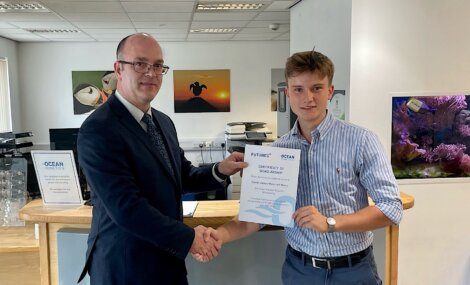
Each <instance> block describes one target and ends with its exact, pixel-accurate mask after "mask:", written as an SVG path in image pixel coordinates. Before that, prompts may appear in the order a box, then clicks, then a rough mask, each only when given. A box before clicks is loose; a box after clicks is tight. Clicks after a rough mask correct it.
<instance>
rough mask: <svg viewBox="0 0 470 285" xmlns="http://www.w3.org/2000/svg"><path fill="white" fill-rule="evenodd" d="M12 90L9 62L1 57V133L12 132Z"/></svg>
mask: <svg viewBox="0 0 470 285" xmlns="http://www.w3.org/2000/svg"><path fill="white" fill-rule="evenodd" d="M11 131H12V126H11V106H10V88H9V81H8V61H7V59H6V58H1V57H0V132H11Z"/></svg>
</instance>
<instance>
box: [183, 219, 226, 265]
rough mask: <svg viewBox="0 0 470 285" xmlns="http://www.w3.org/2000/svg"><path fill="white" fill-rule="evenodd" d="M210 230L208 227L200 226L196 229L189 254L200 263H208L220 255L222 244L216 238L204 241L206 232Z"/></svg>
mask: <svg viewBox="0 0 470 285" xmlns="http://www.w3.org/2000/svg"><path fill="white" fill-rule="evenodd" d="M206 230H208V229H207V228H206V227H204V226H202V225H199V226H197V227H195V228H194V233H195V235H194V240H193V244H192V245H191V249H190V250H189V252H191V254H192V255H193V257H194V258H196V259H197V260H198V261H201V262H207V261H210V260H211V259H212V258H214V257H216V256H217V255H218V254H219V250H220V248H221V242H219V241H217V240H215V239H214V238H207V239H204V232H205V231H206Z"/></svg>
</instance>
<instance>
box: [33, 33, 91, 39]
mask: <svg viewBox="0 0 470 285" xmlns="http://www.w3.org/2000/svg"><path fill="white" fill-rule="evenodd" d="M37 35H39V36H41V37H44V38H46V39H84V40H86V39H90V40H91V39H92V38H90V36H88V35H86V34H83V33H76V34H66V33H63V34H61V33H48V34H41V33H40V34H37Z"/></svg>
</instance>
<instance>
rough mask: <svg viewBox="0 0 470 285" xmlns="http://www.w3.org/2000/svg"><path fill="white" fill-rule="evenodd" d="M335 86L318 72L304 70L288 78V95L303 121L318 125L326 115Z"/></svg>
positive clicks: (296, 112) (293, 109)
mask: <svg viewBox="0 0 470 285" xmlns="http://www.w3.org/2000/svg"><path fill="white" fill-rule="evenodd" d="M333 90H334V87H333V85H331V86H330V85H329V82H328V77H327V76H325V77H324V78H321V77H320V75H319V74H318V72H309V71H307V72H303V73H300V74H297V75H295V76H292V77H289V78H288V79H287V93H286V95H287V97H288V98H289V103H290V106H291V108H292V111H293V112H294V113H295V114H296V115H297V117H298V118H299V121H300V122H301V123H307V124H309V125H313V126H315V127H316V126H318V125H319V124H320V123H321V121H322V120H323V118H325V115H326V108H327V107H328V101H329V100H330V99H331V96H332V95H333Z"/></svg>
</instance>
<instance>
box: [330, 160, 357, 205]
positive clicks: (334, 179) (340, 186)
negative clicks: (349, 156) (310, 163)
mask: <svg viewBox="0 0 470 285" xmlns="http://www.w3.org/2000/svg"><path fill="white" fill-rule="evenodd" d="M330 167H331V168H330V169H329V170H328V172H329V173H327V175H326V177H328V178H327V185H328V190H329V191H328V192H329V193H330V195H331V196H332V197H333V198H336V199H338V198H341V199H344V198H345V196H348V195H353V194H354V193H356V190H357V181H358V178H357V175H356V174H355V171H354V169H353V166H352V164H351V163H348V162H347V161H343V160H340V161H337V162H336V163H332V164H331V166H330Z"/></svg>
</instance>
